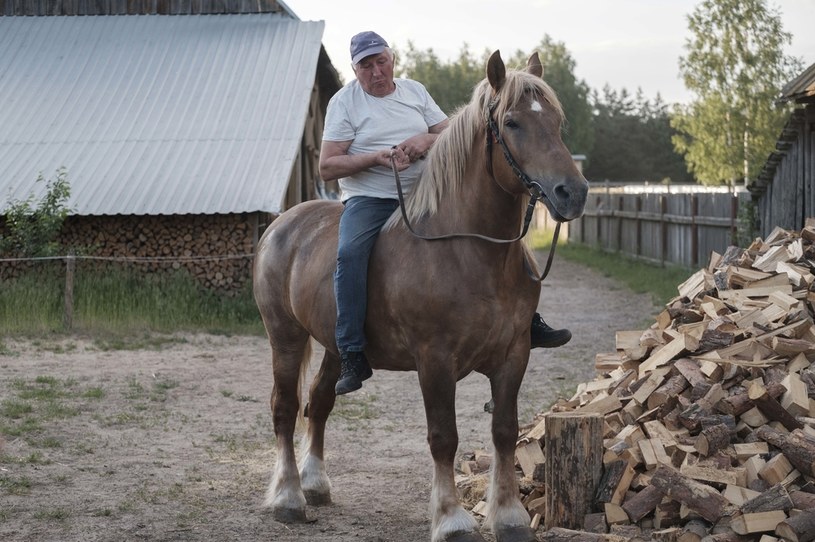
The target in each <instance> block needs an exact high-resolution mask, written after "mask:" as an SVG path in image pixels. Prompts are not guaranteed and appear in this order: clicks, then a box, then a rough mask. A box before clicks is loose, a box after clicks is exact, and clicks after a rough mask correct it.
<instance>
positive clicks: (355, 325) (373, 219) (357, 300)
mask: <svg viewBox="0 0 815 542" xmlns="http://www.w3.org/2000/svg"><path fill="white" fill-rule="evenodd" d="M398 207H399V201H397V200H395V199H381V198H369V197H365V196H355V197H352V198H350V199H348V200H347V201H346V202H345V209H343V211H342V215H341V216H340V235H339V245H338V246H337V270H336V271H335V273H334V295H335V296H336V301H337V328H336V339H337V348H338V349H339V351H340V353H342V352H362V350H363V349H364V348H365V314H366V312H367V310H368V260H369V259H370V256H371V251H372V250H373V247H374V243H375V242H376V238H377V237H378V236H379V232H380V230H381V229H382V225H383V224H384V223H385V222H386V221H387V220H388V218H390V216H391V215H392V214H393V212H394V211H395V210H396V209H397V208H398Z"/></svg>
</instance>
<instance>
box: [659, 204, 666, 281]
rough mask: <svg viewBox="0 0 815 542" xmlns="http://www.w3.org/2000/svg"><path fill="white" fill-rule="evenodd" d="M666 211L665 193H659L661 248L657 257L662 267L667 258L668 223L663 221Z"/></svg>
mask: <svg viewBox="0 0 815 542" xmlns="http://www.w3.org/2000/svg"><path fill="white" fill-rule="evenodd" d="M667 212H668V199H667V198H666V197H665V194H660V195H659V231H660V234H661V237H662V239H661V240H662V243H661V245H662V250H660V254H659V258H660V263H661V264H662V267H665V261H666V260H667V259H668V223H667V222H665V213H667Z"/></svg>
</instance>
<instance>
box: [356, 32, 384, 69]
mask: <svg viewBox="0 0 815 542" xmlns="http://www.w3.org/2000/svg"><path fill="white" fill-rule="evenodd" d="M387 46H388V42H387V41H385V40H384V39H383V38H382V36H380V35H379V34H377V33H376V32H371V31H370V30H368V31H365V32H360V33H359V34H357V35H356V36H354V37H353V38H351V62H352V63H353V64H358V63H359V61H360V60H362V59H363V58H365V57H366V56H371V55H378V54H379V53H381V52H382V51H384V50H385V48H386V47H387Z"/></svg>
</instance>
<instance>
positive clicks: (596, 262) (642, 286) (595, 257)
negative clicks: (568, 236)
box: [529, 230, 695, 305]
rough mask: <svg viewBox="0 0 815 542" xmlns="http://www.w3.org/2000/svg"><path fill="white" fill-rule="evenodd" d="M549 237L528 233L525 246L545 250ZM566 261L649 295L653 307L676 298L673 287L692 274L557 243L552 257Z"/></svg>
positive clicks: (623, 256) (582, 247) (674, 267)
mask: <svg viewBox="0 0 815 542" xmlns="http://www.w3.org/2000/svg"><path fill="white" fill-rule="evenodd" d="M551 244H552V233H551V232H548V231H546V230H535V231H531V232H530V235H529V246H530V247H532V248H533V249H535V250H541V251H544V250H547V251H548V250H549V247H550V246H551ZM558 256H559V257H562V258H566V259H567V260H569V261H572V262H576V263H579V264H581V265H584V266H586V267H589V268H591V269H594V270H596V271H599V272H601V273H602V274H603V275H604V276H606V277H609V278H612V279H614V280H616V281H618V282H620V283H622V284H624V285H625V286H627V287H628V288H629V289H631V290H632V291H634V292H636V293H639V294H643V293H648V294H651V298H652V299H653V300H654V303H655V304H657V305H664V304H666V303H667V302H668V301H670V300H671V299H673V298H674V297H676V296H677V295H679V292H678V291H677V287H678V286H679V285H680V284H682V283H683V282H684V281H685V280H686V279H687V278H688V277H690V276H691V275H692V274H693V273H694V272H695V270H691V269H689V268H685V267H678V266H666V267H660V266H657V265H653V264H650V263H647V262H645V261H642V260H635V259H633V258H629V257H627V256H625V255H623V254H620V253H611V252H605V251H603V250H600V249H596V248H592V247H589V246H586V245H582V244H579V243H568V242H565V240H563V239H561V240H560V241H558V246H557V250H556V257H558Z"/></svg>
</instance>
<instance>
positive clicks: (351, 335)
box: [320, 31, 571, 395]
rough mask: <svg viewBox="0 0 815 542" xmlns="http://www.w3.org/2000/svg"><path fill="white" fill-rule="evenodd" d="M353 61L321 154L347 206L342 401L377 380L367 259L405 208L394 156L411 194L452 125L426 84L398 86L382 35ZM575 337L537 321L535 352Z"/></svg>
mask: <svg viewBox="0 0 815 542" xmlns="http://www.w3.org/2000/svg"><path fill="white" fill-rule="evenodd" d="M351 62H352V65H353V69H354V74H355V76H356V78H355V80H354V81H351V82H350V83H348V84H347V85H345V86H344V87H343V88H342V89H340V91H339V92H337V93H336V94H335V95H334V96H333V97H332V98H331V100H330V102H329V104H328V110H327V113H326V119H325V128H324V131H323V143H322V149H321V151H320V176H321V177H322V178H323V180H324V181H333V180H339V183H340V189H341V190H342V201H343V204H344V205H345V208H344V209H343V213H342V216H341V217H340V226H339V245H338V249H337V270H336V272H335V274H334V292H335V296H336V302H337V327H336V340H337V349H338V350H339V353H340V377H339V379H338V380H337V384H336V388H335V391H336V393H337V395H342V394H345V393H349V392H352V391H355V390H358V389H359V388H360V387H362V381H363V380H367V379H368V378H370V377H371V375H372V374H373V372H372V371H371V367H370V365H368V361H367V359H366V358H365V354H364V353H363V350H364V348H365V333H364V326H365V314H366V311H367V290H368V287H367V272H368V259H369V257H370V254H371V250H372V249H373V246H374V242H375V241H376V238H377V236H378V235H379V231H380V229H381V228H382V225H383V224H384V223H385V222H386V221H387V219H388V218H389V217H390V216H391V214H393V212H394V211H395V210H396V209H397V208H398V206H399V201H398V194H397V191H396V183H395V180H394V178H393V171H392V169H391V154H393V156H394V160H395V164H396V168H397V170H398V171H400V178H401V181H402V186H403V188H404V190H405V191H406V192H409V191H410V187H411V185H413V184H414V183H415V182H416V180H417V179H418V178H419V176H420V175H421V173H422V169H423V162H422V161H421V160H420V159H421V158H422V157H423V156H424V155H425V153H427V151H428V150H429V149H430V147H431V146H432V145H433V143H434V142H435V140H436V137H438V134H440V133H441V132H442V130H444V129H445V128H446V127H447V124H448V119H447V115H445V114H444V112H443V111H442V110H441V109H440V108H439V106H438V105H436V102H435V101H434V100H433V98H432V97H431V96H430V94H429V93H428V92H427V90H426V89H425V87H424V86H423V85H422V84H421V83H418V82H416V81H412V80H409V79H394V77H393V72H394V54H393V51H392V50H391V49H390V47H389V46H388V43H387V42H386V41H385V40H384V39H383V38H382V37H381V36H380V35H378V34H376V33H375V32H370V31H367V32H361V33H359V34H357V35H355V36H354V37H353V38H351ZM570 338H571V333H570V332H569V331H568V330H565V329H563V330H553V329H552V328H550V327H549V326H547V325H546V323H545V322H543V320H542V319H541V318H540V316H539V315H538V314H536V315H535V318H534V319H533V323H532V347H533V348H534V347H536V346H543V347H554V346H560V345H562V344H566V343H567V342H568V341H569V339H570Z"/></svg>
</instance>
